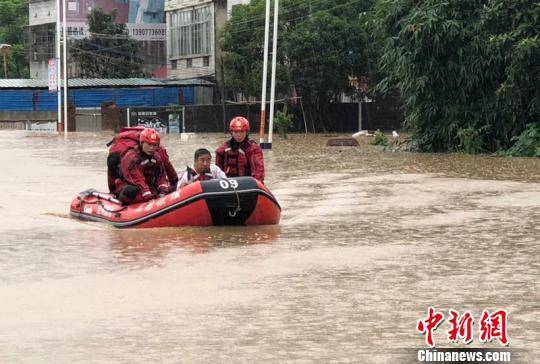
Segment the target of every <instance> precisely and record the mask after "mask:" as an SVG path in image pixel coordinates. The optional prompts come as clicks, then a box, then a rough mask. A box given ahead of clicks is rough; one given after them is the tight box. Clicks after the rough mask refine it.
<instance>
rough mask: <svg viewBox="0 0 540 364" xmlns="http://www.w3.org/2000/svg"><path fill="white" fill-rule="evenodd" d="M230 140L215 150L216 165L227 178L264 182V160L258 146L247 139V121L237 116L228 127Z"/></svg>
mask: <svg viewBox="0 0 540 364" xmlns="http://www.w3.org/2000/svg"><path fill="white" fill-rule="evenodd" d="M229 131H230V133H231V139H230V140H228V141H227V142H225V143H223V145H221V146H220V147H219V148H218V149H217V150H216V165H217V166H218V167H220V168H221V169H222V170H223V171H224V172H225V174H226V175H227V177H240V176H251V177H253V178H256V179H258V180H259V181H261V182H264V158H263V152H262V150H261V148H260V147H259V145H258V144H257V143H255V142H254V141H253V140H251V139H249V136H248V134H249V121H248V120H247V119H246V118H244V117H242V116H237V117H235V118H233V119H232V120H231V123H230V125H229Z"/></svg>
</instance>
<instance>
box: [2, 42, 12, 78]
mask: <svg viewBox="0 0 540 364" xmlns="http://www.w3.org/2000/svg"><path fill="white" fill-rule="evenodd" d="M10 48H11V45H10V44H5V43H2V44H0V50H1V51H2V55H3V56H4V78H8V69H7V54H8V51H9V49H10Z"/></svg>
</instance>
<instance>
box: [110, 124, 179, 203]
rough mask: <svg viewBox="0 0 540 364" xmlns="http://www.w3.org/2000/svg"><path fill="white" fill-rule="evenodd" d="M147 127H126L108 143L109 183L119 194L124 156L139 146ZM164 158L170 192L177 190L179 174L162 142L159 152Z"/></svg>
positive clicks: (112, 191)
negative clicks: (117, 184) (117, 189)
mask: <svg viewBox="0 0 540 364" xmlns="http://www.w3.org/2000/svg"><path fill="white" fill-rule="evenodd" d="M144 129H146V128H145V127H143V126H133V127H124V128H122V129H120V132H119V133H118V134H117V135H116V136H115V137H114V138H113V140H111V141H110V142H109V143H107V146H108V147H110V148H109V155H108V156H107V183H108V185H109V192H110V193H112V194H117V191H116V185H115V181H116V179H117V178H119V177H120V175H121V173H120V161H121V160H122V156H123V155H124V154H125V153H126V152H127V151H128V150H129V149H130V148H136V147H137V146H139V139H140V136H141V133H142V131H143V130H144ZM156 153H158V154H159V155H160V157H161V159H162V160H163V165H164V167H165V172H166V173H167V179H168V180H169V192H172V191H176V189H177V187H178V174H177V173H176V170H175V169H174V166H173V165H172V163H171V161H170V159H169V155H168V154H167V150H166V149H165V147H164V146H163V145H162V144H160V146H159V148H158V150H157V152H156Z"/></svg>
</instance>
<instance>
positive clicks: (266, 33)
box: [259, 0, 270, 148]
mask: <svg viewBox="0 0 540 364" xmlns="http://www.w3.org/2000/svg"><path fill="white" fill-rule="evenodd" d="M269 38H270V0H266V11H265V18H264V61H263V81H262V95H261V126H260V128H259V144H260V145H261V148H262V146H263V145H264V126H265V123H266V79H267V73H268V39H269Z"/></svg>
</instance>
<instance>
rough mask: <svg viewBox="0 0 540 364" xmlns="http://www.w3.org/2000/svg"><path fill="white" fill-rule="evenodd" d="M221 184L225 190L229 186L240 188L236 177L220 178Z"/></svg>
mask: <svg viewBox="0 0 540 364" xmlns="http://www.w3.org/2000/svg"><path fill="white" fill-rule="evenodd" d="M219 185H220V186H221V188H223V189H224V190H226V189H228V188H229V187H232V188H238V181H237V180H235V179H228V180H227V179H221V180H219Z"/></svg>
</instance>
